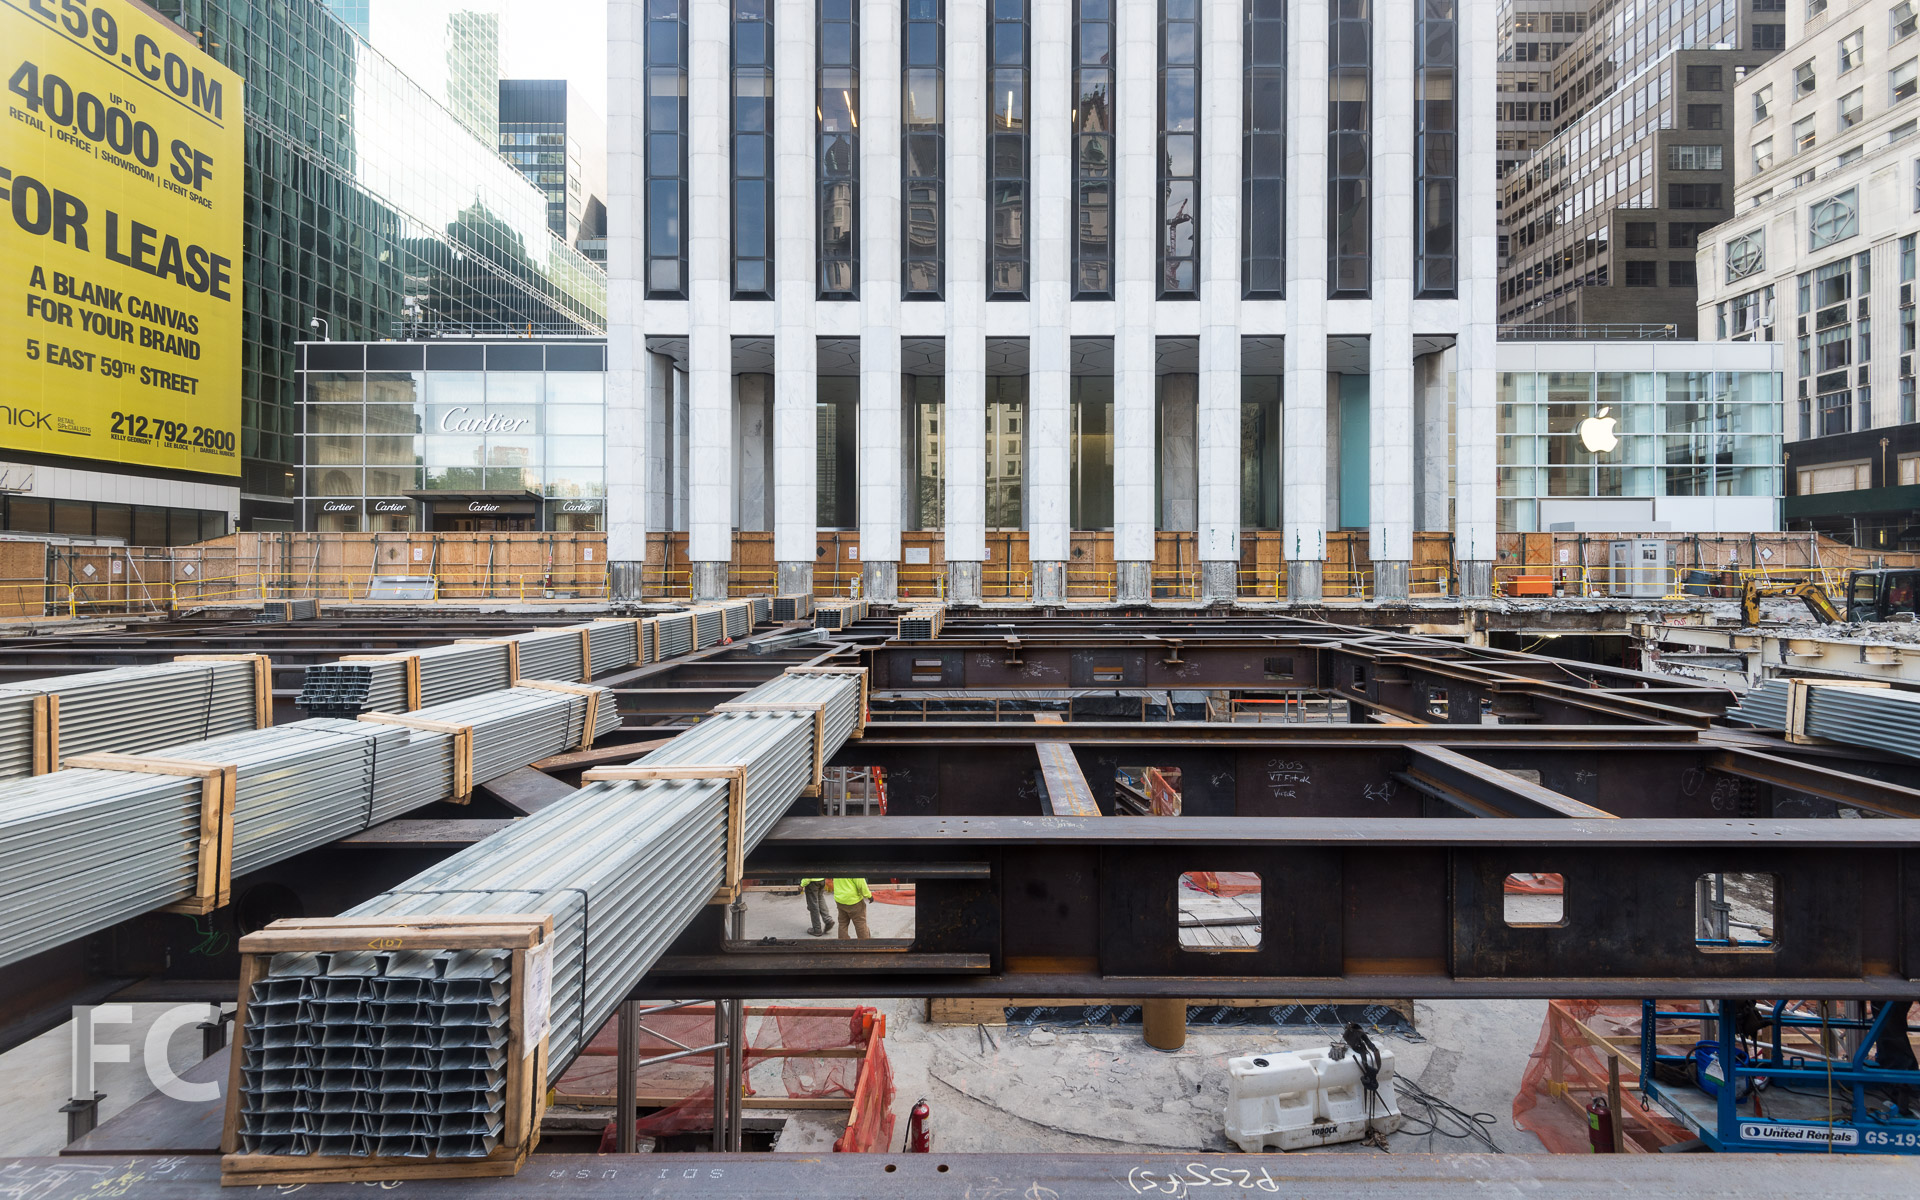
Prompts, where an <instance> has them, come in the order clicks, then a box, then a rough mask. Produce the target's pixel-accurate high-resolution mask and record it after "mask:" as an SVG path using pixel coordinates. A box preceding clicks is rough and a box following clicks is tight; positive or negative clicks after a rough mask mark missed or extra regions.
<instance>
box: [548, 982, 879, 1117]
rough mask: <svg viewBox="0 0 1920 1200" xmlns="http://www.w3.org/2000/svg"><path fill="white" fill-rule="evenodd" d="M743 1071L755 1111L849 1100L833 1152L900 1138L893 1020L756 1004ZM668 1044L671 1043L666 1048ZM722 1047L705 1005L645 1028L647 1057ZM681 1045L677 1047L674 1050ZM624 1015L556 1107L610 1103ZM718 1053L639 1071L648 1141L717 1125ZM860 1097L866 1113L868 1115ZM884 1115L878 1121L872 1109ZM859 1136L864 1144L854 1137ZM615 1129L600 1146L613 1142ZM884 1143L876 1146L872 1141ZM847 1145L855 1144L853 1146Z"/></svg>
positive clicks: (642, 1042)
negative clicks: (891, 1058) (888, 1040)
mask: <svg viewBox="0 0 1920 1200" xmlns="http://www.w3.org/2000/svg"><path fill="white" fill-rule="evenodd" d="M744 1024H745V1034H746V1041H747V1051H746V1067H745V1071H744V1072H743V1075H742V1091H743V1093H744V1096H745V1098H746V1099H745V1104H746V1107H748V1108H771V1109H778V1108H781V1107H782V1106H783V1102H786V1101H803V1102H807V1103H806V1104H805V1107H809V1108H818V1107H822V1105H821V1103H820V1102H822V1101H825V1102H828V1104H827V1106H829V1107H838V1105H837V1104H835V1103H833V1102H836V1101H844V1102H845V1103H846V1105H847V1107H848V1110H849V1120H848V1125H847V1128H848V1135H847V1136H843V1137H842V1138H841V1139H840V1140H841V1142H845V1143H848V1144H846V1145H840V1146H837V1147H836V1148H838V1149H846V1150H885V1149H887V1141H886V1140H885V1139H887V1138H890V1137H891V1136H892V1133H893V1118H892V1114H891V1109H892V1104H893V1072H892V1069H891V1068H890V1066H889V1065H888V1063H887V1056H886V1050H885V1046H884V1039H885V1037H886V1020H885V1018H884V1017H882V1016H880V1014H879V1012H878V1010H876V1009H873V1008H868V1007H860V1008H801V1007H785V1006H781V1007H766V1008H760V1007H754V1006H749V1007H748V1009H747V1015H746V1019H745V1023H744ZM668 1039H672V1040H671V1041H669V1040H668ZM718 1040H721V1039H720V1038H717V1037H715V1035H714V1029H713V1007H712V1006H711V1005H700V1006H695V1007H690V1008H682V1009H675V1010H674V1011H672V1012H661V1013H653V1014H651V1015H649V1016H647V1017H646V1018H644V1019H643V1021H642V1024H641V1028H640V1037H639V1048H640V1058H641V1060H642V1061H643V1062H644V1061H645V1060H646V1059H649V1058H653V1057H656V1056H658V1055H664V1054H672V1053H677V1052H679V1051H680V1049H681V1047H682V1046H685V1047H703V1046H709V1045H711V1044H713V1043H714V1042H715V1041H718ZM675 1042H677V1043H680V1045H675V1044H674V1043H675ZM619 1044H620V1034H619V1018H618V1017H615V1018H613V1019H612V1020H609V1021H608V1022H607V1023H606V1024H605V1025H603V1026H601V1027H600V1031H599V1032H598V1033H596V1034H594V1036H593V1039H592V1040H591V1041H590V1042H588V1043H587V1046H586V1048H585V1049H583V1050H582V1051H581V1052H580V1057H578V1058H577V1059H575V1060H574V1062H573V1065H572V1066H570V1067H568V1068H567V1070H566V1073H565V1074H563V1075H562V1076H561V1077H560V1080H559V1082H558V1083H557V1084H555V1086H554V1097H553V1100H554V1103H556V1104H584V1105H612V1104H613V1103H614V1100H615V1092H616V1089H617V1088H618V1084H619V1071H618V1064H617V1055H618V1054H619ZM713 1068H714V1055H713V1053H712V1052H710V1051H709V1052H706V1053H700V1054H689V1055H687V1056H685V1057H683V1058H677V1059H674V1060H672V1061H670V1062H663V1063H656V1064H653V1065H651V1066H643V1067H641V1068H640V1069H639V1070H638V1071H637V1072H635V1076H634V1078H635V1084H636V1089H635V1090H636V1096H637V1098H638V1103H639V1105H640V1106H641V1107H643V1108H656V1109H657V1110H658V1111H655V1112H652V1113H649V1114H647V1115H645V1116H642V1117H641V1118H640V1119H639V1120H638V1122H637V1123H636V1126H637V1128H638V1130H639V1132H640V1134H641V1136H643V1137H656V1136H660V1135H663V1134H671V1133H686V1132H689V1131H692V1130H701V1129H711V1128H713ZM863 1100H864V1103H865V1109H863ZM876 1105H877V1106H878V1107H879V1108H880V1109H881V1113H880V1115H879V1116H878V1117H876V1116H875V1115H874V1114H873V1113H872V1112H871V1111H867V1110H870V1109H872V1108H873V1107H874V1106H876ZM856 1132H858V1135H859V1136H857V1137H855V1136H854V1135H855V1133H856ZM613 1135H614V1128H613V1125H612V1123H611V1122H609V1123H608V1126H607V1131H606V1134H605V1135H603V1137H602V1148H603V1149H606V1148H610V1147H611V1146H612V1144H613ZM875 1135H877V1136H879V1137H880V1138H881V1140H880V1141H878V1142H877V1143H874V1142H869V1141H867V1140H866V1139H867V1138H869V1137H871V1136H875ZM849 1138H852V1139H853V1140H852V1141H851V1142H849Z"/></svg>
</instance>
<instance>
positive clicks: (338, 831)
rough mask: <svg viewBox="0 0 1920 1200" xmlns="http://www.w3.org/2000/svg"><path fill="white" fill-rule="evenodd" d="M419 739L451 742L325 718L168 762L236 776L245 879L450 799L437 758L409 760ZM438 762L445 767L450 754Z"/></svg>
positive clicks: (237, 847) (197, 748)
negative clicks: (203, 765) (435, 768)
mask: <svg viewBox="0 0 1920 1200" xmlns="http://www.w3.org/2000/svg"><path fill="white" fill-rule="evenodd" d="M416 737H417V738H419V739H421V740H422V742H423V743H426V742H431V741H433V740H434V739H438V741H439V742H441V743H445V742H447V741H448V735H447V734H444V733H435V732H430V731H426V730H410V729H403V728H401V727H400V726H398V725H374V724H368V723H366V722H362V721H340V720H330V719H317V720H308V721H295V722H293V723H292V724H290V725H276V726H274V727H272V728H270V729H258V730H253V731H250V732H248V733H236V734H229V735H227V736H226V737H218V738H210V739H208V740H206V741H199V742H188V743H185V744H182V745H178V746H168V747H166V748H165V749H164V750H162V751H161V755H160V756H161V757H164V758H172V759H180V760H184V761H187V762H207V763H225V764H231V765H232V766H233V767H234V768H235V784H236V791H235V795H234V798H233V801H232V805H231V807H232V810H233V873H234V874H235V875H243V874H245V873H246V872H248V871H253V870H257V869H259V868H261V867H264V866H267V865H268V864H269V863H276V862H279V861H280V860H281V859H283V858H291V857H292V856H294V855H295V854H298V853H300V852H301V851H303V850H310V849H312V848H313V847H315V846H322V845H325V844H326V843H328V842H331V841H333V840H335V839H336V838H342V837H346V836H347V835H349V834H353V833H358V832H360V831H361V830H362V829H365V828H367V827H368V826H370V825H373V824H376V823H377V822H380V821H384V820H386V819H387V818H388V817H392V816H397V815H399V814H400V813H402V812H405V811H407V810H409V809H413V808H418V807H419V806H421V805H422V804H430V803H432V802H433V801H435V800H443V799H445V798H446V797H447V796H448V795H449V794H450V793H451V791H452V775H451V770H450V769H445V770H443V771H442V772H441V773H440V774H439V775H438V776H437V777H436V775H435V774H434V773H432V771H431V769H430V764H431V763H432V762H433V761H434V759H435V757H436V755H435V753H434V752H433V751H426V752H425V753H424V755H423V754H422V753H420V752H415V753H413V754H409V753H408V747H409V743H410V742H411V741H412V740H413V739H414V738H416ZM437 757H438V758H439V759H441V760H446V758H447V754H446V752H445V750H444V749H442V750H440V751H439V753H438V755H437ZM423 768H427V769H423Z"/></svg>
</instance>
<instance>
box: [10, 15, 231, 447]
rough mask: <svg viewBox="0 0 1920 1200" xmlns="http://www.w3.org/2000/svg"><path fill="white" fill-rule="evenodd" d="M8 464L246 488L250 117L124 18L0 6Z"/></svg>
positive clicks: (166, 35)
mask: <svg viewBox="0 0 1920 1200" xmlns="http://www.w3.org/2000/svg"><path fill="white" fill-rule="evenodd" d="M0 72H4V74H5V78H6V92H5V102H6V106H7V113H6V122H5V125H4V126H3V127H0V449H11V450H25V451H35V452H38V453H42V454H59V455H65V456H68V457H71V458H89V459H106V460H113V461H117V462H123V463H134V464H139V465H141V466H148V467H167V468H172V469H175V470H184V471H198V472H203V473H208V474H219V475H238V474H239V473H240V449H239V440H240V327H241V296H242V292H241V288H240V262H241V254H242V250H243V239H244V237H245V233H244V229H243V225H242V208H243V197H244V193H245V184H246V169H245V154H246V150H245V144H244V142H243V125H244V114H245V112H246V105H245V102H244V99H243V96H242V94H241V88H242V87H243V86H244V85H243V84H242V82H241V80H240V77H239V76H238V75H235V74H234V73H233V72H232V71H229V70H227V68H225V67H224V66H221V65H220V64H219V63H218V62H216V61H214V60H213V59H212V58H209V57H208V56H207V55H205V54H203V53H201V51H200V49H199V48H198V47H197V46H196V45H195V44H194V43H193V42H192V41H190V40H189V39H187V38H186V37H185V36H183V34H182V33H181V31H180V30H179V29H178V28H176V27H175V26H173V25H169V24H167V23H166V22H165V21H161V20H158V19H156V18H155V17H153V16H151V15H149V14H148V13H147V12H144V11H142V10H141V9H138V8H136V7H134V6H133V5H132V4H128V3H126V2H125V0H100V2H99V3H86V2H82V0H0Z"/></svg>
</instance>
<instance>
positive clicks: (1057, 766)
mask: <svg viewBox="0 0 1920 1200" xmlns="http://www.w3.org/2000/svg"><path fill="white" fill-rule="evenodd" d="M1033 751H1034V753H1035V754H1037V755H1039V756H1040V776H1041V778H1042V779H1044V780H1046V784H1047V801H1048V803H1049V804H1050V805H1051V806H1052V809H1053V815H1054V816H1056V817H1097V816H1099V815H1100V806H1099V804H1097V803H1095V802H1094V799H1093V789H1092V788H1090V787H1088V786H1087V777H1086V775H1085V774H1083V773H1082V772H1081V770H1080V760H1079V759H1077V758H1075V757H1074V756H1073V746H1072V744H1071V743H1068V742H1035V743H1034V744H1033Z"/></svg>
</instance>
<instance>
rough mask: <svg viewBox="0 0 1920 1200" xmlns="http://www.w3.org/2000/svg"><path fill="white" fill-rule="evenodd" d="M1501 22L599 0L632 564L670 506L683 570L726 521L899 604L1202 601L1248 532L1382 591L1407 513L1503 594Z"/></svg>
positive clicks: (622, 552) (1266, 8)
mask: <svg viewBox="0 0 1920 1200" xmlns="http://www.w3.org/2000/svg"><path fill="white" fill-rule="evenodd" d="M1495 37H1496V27H1495V22H1494V12H1493V8H1492V6H1490V5H1485V6H1478V5H1471V4H1460V3H1458V2H1457V0H1331V2H1329V0H1152V2H1149V0H1137V2H1129V3H1125V4H1116V3H1113V2H1112V0H710V2H696V0H645V2H644V3H643V2H641V0H614V2H613V4H612V6H611V24H610V41H611V60H610V80H609V84H610V90H609V108H610V109H611V113H610V117H611V123H610V131H611V142H610V146H609V151H610V154H609V159H610V162H609V167H610V170H609V177H610V180H611V189H612V195H611V197H610V202H609V205H608V208H609V211H610V213H611V215H612V219H613V220H612V227H611V230H610V236H609V251H610V253H609V267H610V269H609V277H610V289H611V290H610V300H611V303H612V327H611V330H610V336H609V378H608V438H609V446H608V451H607V455H606V463H607V471H608V526H609V531H610V544H609V556H610V558H611V559H613V560H614V561H615V572H614V575H615V580H616V586H618V587H621V588H624V589H626V590H627V591H628V592H632V591H634V590H635V585H636V584H637V582H638V578H639V576H640V574H641V572H640V569H639V564H640V562H641V561H642V560H644V559H645V558H646V556H647V549H648V542H647V534H648V531H649V530H653V531H661V530H664V529H668V528H670V526H669V525H667V524H665V523H664V522H665V521H666V520H667V518H666V515H665V514H667V513H668V512H669V511H674V510H677V509H678V507H679V504H680V501H681V500H683V499H684V501H685V505H686V511H687V514H688V515H687V534H686V542H685V543H684V544H685V550H684V551H683V552H682V551H680V550H679V546H680V545H681V543H679V542H675V543H673V548H674V553H675V555H676V561H680V560H679V559H678V554H679V553H685V554H686V555H687V557H688V558H689V559H690V560H691V566H692V577H693V579H694V581H695V585H696V591H697V592H698V593H699V594H701V595H703V596H712V595H720V594H724V593H725V590H726V587H727V579H728V573H729V564H730V562H732V561H733V560H734V559H735V546H736V543H735V537H734V533H735V530H736V529H738V530H739V531H740V532H741V533H742V535H745V534H746V533H748V532H754V533H759V534H762V535H764V533H765V532H771V534H772V538H771V543H772V557H773V559H774V560H775V561H774V563H770V564H768V574H769V576H774V575H777V586H779V587H780V588H781V590H783V591H785V590H803V589H805V588H806V587H807V586H808V583H809V580H810V578H811V575H812V572H813V569H814V564H815V562H816V561H819V562H821V563H822V564H826V563H828V562H829V561H830V560H829V558H828V557H827V556H828V553H829V549H828V548H829V547H837V548H841V549H833V550H832V551H831V552H832V553H833V554H834V555H835V556H836V561H846V558H845V556H844V555H843V554H842V549H844V548H846V547H849V546H851V547H856V548H857V562H856V564H855V565H856V566H857V567H858V568H859V569H860V570H862V571H863V572H864V585H865V586H866V588H867V593H868V594H869V595H874V596H881V597H892V596H894V595H895V594H897V592H898V587H897V584H898V581H899V580H900V579H901V578H903V576H902V574H901V573H902V572H910V573H913V574H915V575H920V576H924V575H925V574H926V573H927V572H929V571H931V570H941V571H943V572H944V578H945V579H946V581H947V587H948V590H947V594H948V595H950V596H952V597H953V598H955V599H957V600H962V601H965V600H970V599H974V598H977V597H979V596H980V595H981V594H982V592H983V588H984V590H985V591H987V592H988V593H990V594H1003V593H1002V592H1001V589H1002V587H1003V586H1005V585H1006V584H1007V583H1008V581H1009V580H1017V579H1018V578H1020V577H1022V574H1023V573H1024V572H1028V571H1030V572H1031V577H1032V580H1033V586H1034V591H1035V593H1036V594H1037V595H1038V596H1039V597H1040V598H1041V599H1042V600H1046V599H1050V598H1057V597H1060V596H1062V595H1064V594H1065V593H1066V591H1067V589H1069V588H1075V589H1077V588H1080V587H1082V586H1097V587H1103V588H1104V587H1106V586H1107V581H1108V580H1112V581H1114V582H1113V591H1114V592H1115V593H1116V594H1117V595H1118V597H1119V598H1120V599H1122V600H1127V601H1131V600H1138V599H1145V598H1147V597H1148V596H1149V595H1151V594H1161V595H1164V594H1169V593H1167V592H1166V591H1164V590H1163V588H1165V587H1170V586H1179V587H1187V586H1192V587H1193V589H1194V590H1193V592H1191V593H1181V594H1205V595H1207V596H1211V597H1224V596H1232V595H1234V594H1236V593H1237V590H1238V587H1239V579H1240V576H1241V573H1242V572H1243V571H1244V570H1245V569H1246V567H1245V566H1244V564H1245V563H1246V562H1248V561H1250V560H1249V555H1250V554H1251V553H1252V551H1253V548H1254V547H1255V546H1256V545H1257V546H1259V547H1263V548H1264V549H1263V550H1262V551H1261V552H1262V553H1271V555H1272V559H1273V563H1274V564H1275V565H1277V563H1278V562H1279V560H1280V559H1281V558H1284V559H1285V561H1286V574H1287V587H1288V588H1289V589H1290V591H1291V593H1292V594H1293V595H1295V596H1303V597H1314V596H1319V595H1320V594H1322V589H1323V586H1324V587H1325V588H1326V589H1328V590H1329V591H1330V592H1334V593H1336V594H1353V593H1352V591H1351V588H1352V587H1353V586H1354V579H1355V578H1356V577H1357V576H1358V575H1359V574H1360V568H1359V567H1358V566H1357V565H1356V561H1355V560H1354V559H1352V558H1346V559H1337V560H1334V561H1333V564H1332V565H1331V566H1329V565H1328V563H1329V557H1330V552H1329V545H1330V544H1331V542H1332V540H1333V535H1334V534H1335V533H1337V532H1338V531H1342V530H1346V531H1351V532H1350V533H1348V534H1343V535H1341V541H1340V544H1341V545H1342V546H1343V547H1344V546H1347V545H1349V544H1358V545H1362V546H1364V547H1365V549H1364V552H1363V555H1362V556H1363V557H1364V558H1367V559H1369V560H1370V563H1371V565H1370V567H1369V568H1367V569H1368V570H1370V572H1371V578H1372V580H1373V587H1374V589H1375V594H1377V595H1380V596H1382V597H1396V596H1405V595H1407V594H1408V592H1409V590H1410V587H1411V586H1415V585H1418V586H1421V587H1431V586H1432V585H1433V583H1434V582H1435V578H1436V577H1435V575H1433V574H1432V572H1433V571H1434V570H1435V568H1434V567H1433V566H1432V564H1431V562H1430V561H1423V562H1422V563H1421V564H1420V565H1419V567H1418V568H1417V569H1416V566H1415V564H1414V558H1415V555H1414V545H1415V543H1416V540H1418V541H1419V542H1420V544H1421V545H1422V546H1426V547H1436V546H1437V547H1439V548H1440V550H1441V551H1442V552H1445V551H1447V549H1448V548H1449V547H1450V548H1451V550H1450V555H1448V554H1446V553H1443V554H1442V557H1443V558H1445V557H1450V559H1451V563H1452V564H1453V565H1452V566H1447V567H1443V568H1440V570H1441V571H1442V573H1444V572H1446V571H1451V570H1454V569H1455V567H1457V570H1458V572H1459V575H1460V578H1461V579H1462V580H1463V581H1464V583H1465V589H1466V590H1467V591H1469V592H1477V593H1479V594H1485V593H1486V592H1487V590H1488V588H1489V582H1490V577H1491V565H1492V559H1493V556H1494V532H1495V530H1494V526H1495V496H1496V485H1497V478H1496V470H1495V459H1494V446H1495V440H1496V437H1495V426H1494V403H1495V395H1496V391H1497V386H1496V381H1495V364H1494V300H1495V292H1494V289H1495V277H1494V269H1495V266H1494V264H1495V254H1494V249H1495V247H1494V205H1493V190H1494V186H1495V179H1496V173H1495V157H1494V123H1493V120H1492V115H1493V110H1494V83H1495ZM683 403H684V405H685V406H686V409H687V411H688V414H689V419H688V421H687V422H686V424H685V426H684V428H686V429H687V430H688V438H687V445H686V452H687V454H688V455H689V456H690V460H691V469H690V470H689V471H687V472H686V473H685V475H684V478H685V479H687V480H689V481H690V482H689V488H688V493H687V494H686V495H685V496H684V497H669V496H667V495H664V494H663V492H662V484H661V483H660V479H661V477H662V471H663V468H662V467H661V463H662V462H663V461H664V459H665V458H666V457H667V449H666V448H665V447H663V446H661V445H660V444H658V441H657V439H658V438H659V437H661V436H664V435H663V434H661V433H660V430H661V429H663V428H664V414H671V413H676V412H678V411H679V408H680V406H681V405H682V404H683ZM766 428H771V429H772V431H773V435H772V445H771V450H770V461H766V460H765V459H766V456H767V454H768V452H767V451H765V450H764V449H763V445H762V442H761V440H760V439H759V438H758V437H756V436H754V432H753V431H757V430H762V429H766ZM678 452H679V451H678V449H675V450H674V453H675V454H677V453H678ZM930 476H932V477H931V478H930ZM676 536H677V535H676ZM761 541H764V537H763V538H762V539H761ZM756 544H760V543H759V542H756ZM1343 553H1344V551H1343ZM776 564H777V565H776ZM1189 579H1191V580H1193V581H1195V582H1194V583H1193V584H1192V585H1189V584H1187V583H1184V582H1177V581H1185V580H1189ZM1089 580H1093V581H1095V582H1093V583H1092V584H1088V582H1087V581H1089ZM1170 581H1176V582H1170ZM768 582H774V580H773V579H772V578H769V579H768ZM823 582H824V581H823Z"/></svg>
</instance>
